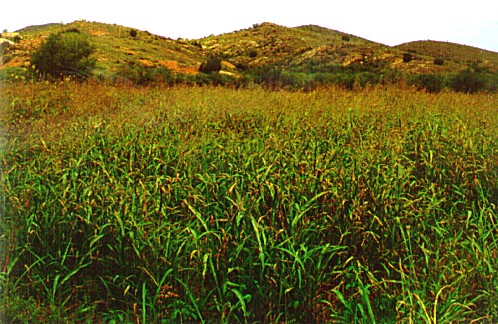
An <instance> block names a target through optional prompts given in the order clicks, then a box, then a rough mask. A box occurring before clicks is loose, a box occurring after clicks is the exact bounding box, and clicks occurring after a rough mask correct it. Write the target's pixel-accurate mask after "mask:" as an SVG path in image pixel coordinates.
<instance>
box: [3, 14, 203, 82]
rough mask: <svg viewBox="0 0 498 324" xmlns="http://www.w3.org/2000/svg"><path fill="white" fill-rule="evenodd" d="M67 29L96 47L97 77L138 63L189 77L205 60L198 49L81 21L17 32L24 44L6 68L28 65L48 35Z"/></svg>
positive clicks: (161, 38)
mask: <svg viewBox="0 0 498 324" xmlns="http://www.w3.org/2000/svg"><path fill="white" fill-rule="evenodd" d="M68 29H77V30H78V31H79V32H81V33H85V34H87V35H89V36H90V42H91V43H92V44H94V45H95V47H96V53H95V56H96V58H97V71H96V73H97V74H103V75H107V74H110V73H112V72H115V71H116V70H117V69H118V68H119V66H120V65H122V64H126V63H128V62H140V63H141V64H143V65H144V66H146V67H159V66H164V67H167V68H169V69H171V70H173V71H175V72H179V73H185V74H189V73H196V72H197V69H198V66H199V65H200V62H202V61H203V60H204V53H203V51H202V50H201V49H200V48H199V47H198V46H194V45H191V44H187V43H182V42H179V41H176V40H172V39H169V38H166V37H162V36H158V35H153V34H151V33H149V32H147V31H140V30H135V29H133V28H129V27H123V26H119V25H114V24H104V23H96V22H87V21H81V20H80V21H75V22H72V23H69V24H65V25H62V24H47V25H41V26H30V27H26V28H23V29H21V30H19V31H18V32H19V33H20V34H21V35H22V37H23V40H22V41H21V42H19V44H16V46H15V48H14V50H13V51H11V54H10V57H9V61H8V62H7V65H10V66H26V65H29V58H30V55H31V53H32V51H33V50H34V49H36V48H37V47H38V46H39V45H40V43H41V41H43V39H45V38H46V37H48V35H50V34H51V33H57V32H60V31H63V30H68ZM132 30H135V31H136V32H137V35H136V36H135V37H132V36H131V33H130V31H132Z"/></svg>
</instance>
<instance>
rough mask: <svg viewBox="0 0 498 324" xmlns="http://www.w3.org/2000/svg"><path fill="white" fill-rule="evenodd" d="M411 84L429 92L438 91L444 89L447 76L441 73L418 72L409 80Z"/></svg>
mask: <svg viewBox="0 0 498 324" xmlns="http://www.w3.org/2000/svg"><path fill="white" fill-rule="evenodd" d="M407 81H408V84H409V85H412V86H415V87H417V89H418V90H425V91H427V92H429V93H437V92H440V91H441V90H443V89H444V87H445V84H446V82H445V78H444V76H442V75H439V74H416V75H412V76H410V77H409V79H408V80H407Z"/></svg>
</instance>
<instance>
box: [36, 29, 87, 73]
mask: <svg viewBox="0 0 498 324" xmlns="http://www.w3.org/2000/svg"><path fill="white" fill-rule="evenodd" d="M94 51H95V48H94V47H93V46H92V44H90V42H89V41H88V39H87V37H85V35H82V34H80V33H75V32H62V33H58V34H51V35H50V36H49V37H48V38H47V39H46V40H45V41H44V42H43V43H42V44H41V46H40V47H39V48H38V50H37V51H35V52H34V53H33V55H32V56H31V65H34V66H35V68H36V69H37V70H38V71H39V73H40V74H41V75H42V76H44V77H49V78H50V77H52V78H63V77H64V76H68V75H70V76H76V77H77V78H87V77H88V76H90V74H91V71H92V70H93V69H94V68H95V63H96V60H95V59H94V58H92V57H91V55H92V53H93V52H94Z"/></svg>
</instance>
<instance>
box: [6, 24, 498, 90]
mask: <svg viewBox="0 0 498 324" xmlns="http://www.w3.org/2000/svg"><path fill="white" fill-rule="evenodd" d="M64 30H76V31H78V32H80V33H84V34H87V35H88V36H89V38H90V41H91V42H92V44H94V45H95V47H96V53H95V54H94V55H95V57H96V59H97V66H96V70H95V71H94V74H95V76H97V77H99V78H103V79H113V78H114V77H115V76H116V74H117V73H118V72H119V71H120V69H123V66H124V67H126V66H127V65H135V66H141V67H143V68H145V69H148V68H164V69H168V70H171V71H173V72H174V74H176V75H195V74H197V73H198V70H199V66H200V65H201V64H202V63H203V62H206V60H207V59H208V58H209V57H212V56H215V57H217V58H219V59H220V60H222V61H223V62H222V71H221V72H222V73H223V74H225V75H228V76H229V77H233V78H235V79H238V78H240V77H241V76H243V77H245V79H246V80H260V79H261V78H268V75H270V76H271V74H272V73H277V74H278V76H277V78H281V77H282V73H284V74H285V75H284V76H283V77H284V78H290V79H293V80H296V79H299V80H301V81H302V83H306V82H311V83H316V82H321V81H320V80H329V81H330V80H331V79H334V78H336V79H337V78H339V79H341V78H343V77H345V78H347V79H348V80H346V81H347V82H346V83H348V84H350V85H351V86H352V84H353V83H354V82H357V80H358V77H357V75H358V74H361V75H362V76H361V78H362V79H363V80H366V81H365V82H370V81H369V80H373V81H374V82H380V81H381V80H382V78H384V77H385V76H388V75H410V74H448V73H449V74H456V73H457V72H459V71H461V70H464V69H466V68H468V67H469V66H471V67H472V68H474V69H477V68H479V69H485V70H486V71H490V72H496V71H498V53H495V52H491V51H485V50H482V49H478V48H473V47H469V46H464V45H458V44H451V43H442V42H433V41H418V42H411V43H406V44H401V45H398V46H394V47H390V46H387V45H384V44H380V43H376V42H372V41H369V40H367V39H364V38H361V37H358V36H355V35H351V34H347V33H344V32H341V31H337V30H332V29H328V28H324V27H320V26H316V25H306V26H298V27H292V28H290V27H285V26H280V25H276V24H273V23H268V22H265V23H261V24H254V25H253V26H252V27H250V28H246V29H243V30H239V31H234V32H231V33H225V34H221V35H212V36H209V37H205V38H201V39H196V40H188V39H177V40H173V39H171V38H167V37H163V36H159V35H154V34H151V33H149V32H148V31H142V30H136V29H133V28H130V27H124V26H120V25H115V24H104V23H98V22H88V21H84V20H79V21H75V22H72V23H69V24H46V25H40V26H29V27H26V28H23V29H21V30H19V31H18V32H19V33H20V34H21V36H22V39H21V40H20V41H19V42H17V43H15V44H14V45H12V46H9V47H8V48H6V49H5V50H4V51H3V64H2V65H1V66H0V69H3V68H5V67H11V68H16V67H27V66H29V60H30V56H31V54H32V52H33V51H34V50H35V49H36V48H38V46H39V45H40V44H41V42H42V41H43V40H44V39H45V38H47V37H48V36H49V35H50V34H51V33H57V32H61V31H64ZM435 58H442V59H443V60H444V63H443V64H435ZM352 75H353V76H352ZM258 78H259V79H258ZM303 80H304V81H303ZM317 80H318V81H317ZM333 81H334V80H333ZM335 81H337V80H335ZM335 81H334V82H335ZM341 82H342V81H341Z"/></svg>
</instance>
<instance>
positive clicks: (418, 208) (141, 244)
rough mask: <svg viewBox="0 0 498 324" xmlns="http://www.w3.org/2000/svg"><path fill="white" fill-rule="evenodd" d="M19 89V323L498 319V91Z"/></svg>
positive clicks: (8, 97) (9, 208)
mask: <svg viewBox="0 0 498 324" xmlns="http://www.w3.org/2000/svg"><path fill="white" fill-rule="evenodd" d="M3 93H4V95H3V99H2V100H3V102H2V109H1V116H0V117H1V121H2V125H3V130H2V131H3V134H2V135H3V136H2V139H1V140H2V143H1V156H0V158H1V182H0V184H1V192H2V197H1V198H2V200H1V211H2V213H1V215H2V216H1V217H2V220H1V228H0V230H1V235H2V249H1V250H2V255H1V266H2V269H1V271H2V272H1V293H2V305H3V306H2V309H1V311H2V315H3V318H4V320H5V321H7V322H10V321H14V320H18V321H30V322H46V321H52V322H54V321H60V322H63V321H70V322H71V321H72V322H80V321H92V322H99V321H102V322H127V321H129V322H141V323H148V322H161V321H164V322H169V321H175V322H177V321H196V322H220V321H221V322H230V323H233V322H295V321H297V322H344V323H346V322H349V323H350V322H352V321H354V322H365V323H367V322H368V323H373V322H379V323H384V322H389V323H390V322H430V323H436V322H441V323H448V322H453V321H475V320H478V321H493V320H496V319H498V295H497V290H496V287H497V286H498V277H497V273H496V270H497V268H498V264H497V260H498V255H497V253H498V239H497V234H498V232H497V231H498V225H497V220H496V208H497V207H496V206H497V205H498V180H497V179H498V158H497V157H498V156H497V155H498V154H497V153H498V144H497V143H498V133H497V131H496V130H497V129H498V117H497V116H498V114H497V113H496V107H497V101H496V97H495V96H491V95H486V94H477V95H465V94H455V93H446V92H445V93H439V94H425V93H417V92H412V91H408V90H400V89H397V88H387V89H382V88H376V89H367V90H365V91H362V92H355V91H345V90H341V89H338V88H329V89H320V90H319V91H314V92H309V93H300V92H283V91H280V92H268V91H264V90H262V89H260V88H255V89H246V90H230V89H224V88H186V87H179V88H173V89H151V88H142V89H139V88H134V87H112V86H105V85H100V84H94V83H88V84H85V83H83V84H76V83H73V82H62V83H49V84H45V83H33V84H5V85H4V88H3Z"/></svg>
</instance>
